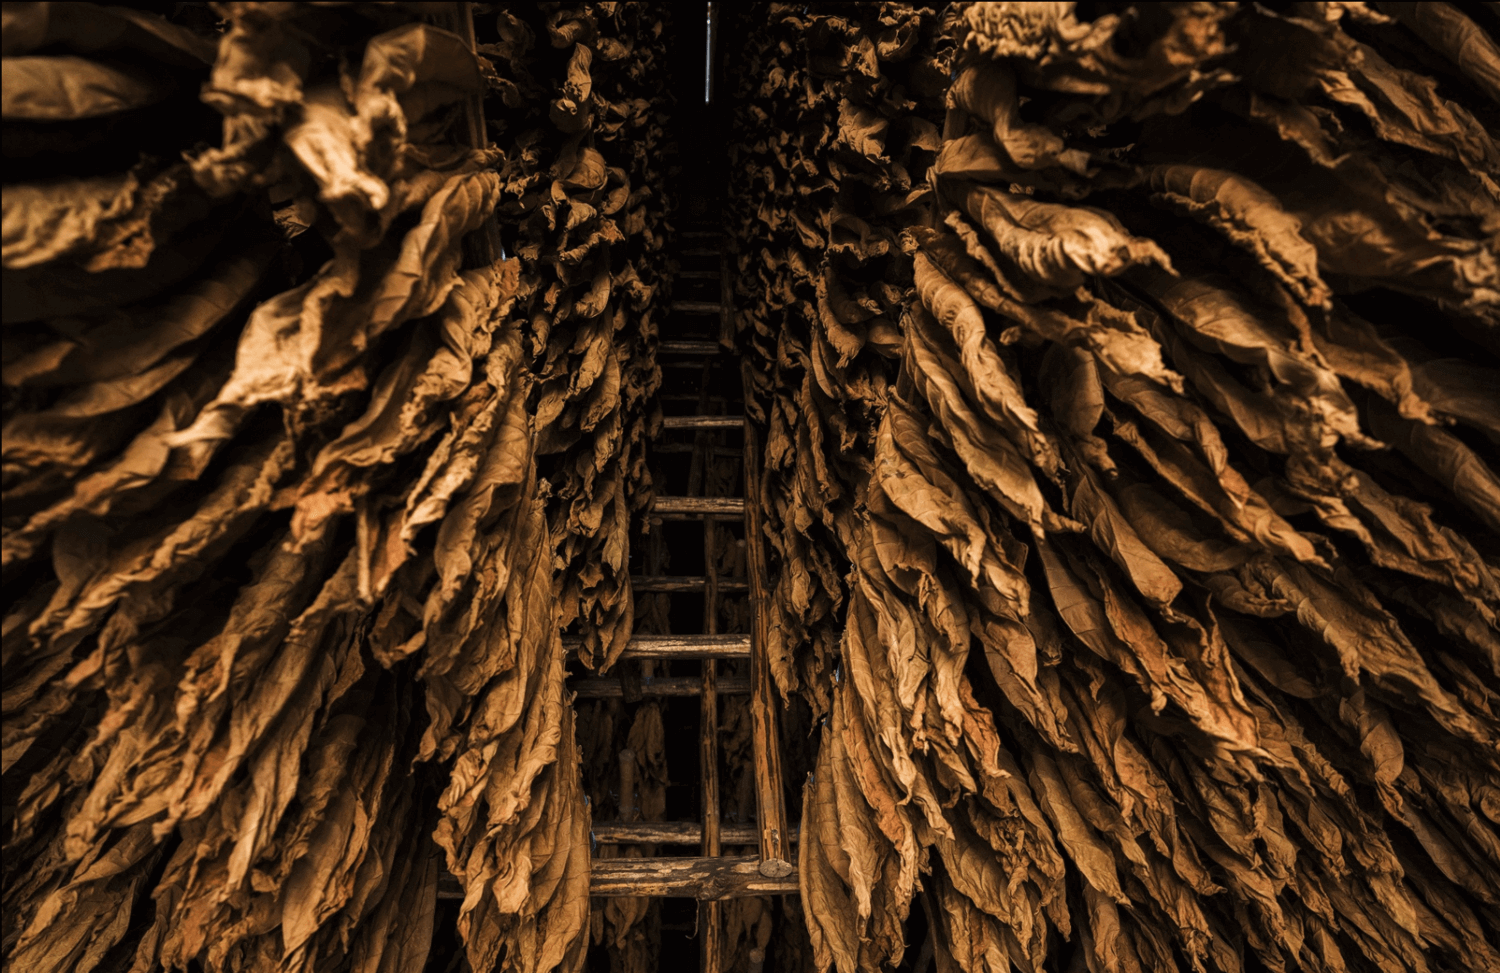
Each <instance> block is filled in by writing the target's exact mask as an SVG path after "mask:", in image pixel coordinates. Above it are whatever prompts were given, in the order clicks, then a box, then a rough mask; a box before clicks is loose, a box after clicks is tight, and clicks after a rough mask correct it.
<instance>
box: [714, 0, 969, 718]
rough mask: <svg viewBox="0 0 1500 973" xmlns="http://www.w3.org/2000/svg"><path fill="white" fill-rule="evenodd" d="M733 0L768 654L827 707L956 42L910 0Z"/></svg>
mask: <svg viewBox="0 0 1500 973" xmlns="http://www.w3.org/2000/svg"><path fill="white" fill-rule="evenodd" d="M742 16H743V33H744V34H745V36H746V39H747V42H748V46H747V49H746V50H745V51H743V52H742V53H741V54H740V55H739V56H740V58H741V60H740V62H739V63H738V64H737V65H736V73H737V75H738V90H737V92H736V94H737V98H738V102H737V108H736V113H737V114H736V126H737V134H736V141H735V142H734V143H733V144H732V146H731V166H730V178H731V195H732V202H733V205H734V208H735V210H736V217H735V221H734V233H735V235H736V243H737V246H738V248H739V251H740V252H739V257H738V271H739V272H738V274H737V275H736V304H737V310H738V314H739V318H738V321H739V327H740V329H741V332H742V341H741V344H742V352H743V354H744V355H745V360H746V373H745V374H746V382H747V386H746V388H747V395H748V396H749V397H750V398H749V408H750V410H751V414H752V416H753V417H754V418H755V419H756V420H757V421H758V422H761V423H764V424H765V425H766V429H767V432H766V439H765V459H764V469H765V471H764V474H763V477H762V495H761V498H760V500H761V502H762V505H763V507H764V510H765V518H766V530H767V540H768V541H769V542H770V551H771V567H770V570H771V574H772V578H773V586H774V599H773V601H774V605H773V611H774V616H775V619H776V624H774V625H773V626H772V629H771V643H770V645H769V646H768V653H769V656H770V660H771V665H772V669H773V671H774V673H775V675H776V680H777V683H778V685H779V686H780V687H781V689H782V691H783V692H784V693H790V692H793V691H796V690H798V689H799V688H802V689H805V691H806V693H807V698H808V700H809V701H810V702H811V704H812V706H813V710H814V712H815V714H817V715H818V716H822V715H825V714H826V713H827V712H828V707H829V703H828V697H829V691H830V685H831V679H832V674H833V670H834V669H835V668H836V666H837V662H836V660H837V657H838V641H839V632H840V626H841V623H840V618H841V614H842V611H841V608H842V605H843V603H844V601H845V598H846V595H847V586H846V584H845V581H844V578H843V577H842V575H843V572H844V571H846V570H847V560H846V556H847V555H846V551H847V548H848V547H849V545H850V543H851V541H850V538H851V537H852V534H853V531H854V529H855V524H854V510H855V506H856V494H857V492H858V489H859V484H861V483H862V482H863V481H864V479H866V478H867V477H868V470H869V456H870V454H871V452H872V450H873V445H874V437H875V429H876V427H877V425H878V423H879V413H880V410H881V408H882V406H883V403H884V400H885V396H886V390H887V386H888V384H889V381H890V377H891V376H892V375H893V374H894V372H895V365H896V360H897V356H898V354H899V350H900V346H901V341H900V331H899V326H898V322H899V319H900V315H901V310H900V309H901V303H902V300H903V296H904V294H905V292H906V291H907V290H909V288H910V287H911V283H912V277H911V261H910V258H908V257H906V256H905V255H903V254H902V252H901V247H900V239H899V237H900V233H901V231H902V230H904V229H905V228H906V227H907V226H908V225H910V224H911V223H912V222H914V221H916V220H917V219H920V215H921V212H922V210H921V209H919V208H917V207H918V204H919V202H920V201H921V200H922V199H924V198H925V197H926V195H927V194H928V189H927V186H926V182H925V177H926V170H927V168H928V166H929V165H931V163H932V161H933V159H934V158H935V153H936V151H937V149H938V148H939V142H940V135H939V130H938V125H939V124H940V123H941V121H942V113H943V100H942V99H943V95H944V92H945V91H946V88H947V78H948V74H949V71H950V61H951V59H952V55H953V45H952V42H951V40H946V39H945V38H944V35H943V32H942V30H941V27H940V23H939V18H938V16H937V14H936V13H935V12H934V11H933V10H932V9H930V8H926V7H914V6H912V5H910V4H899V3H872V4H859V5H843V4H814V5H812V6H806V5H792V4H761V5H756V6H754V7H751V8H748V9H747V10H746V11H745V12H744V13H743V14H742ZM803 642H808V643H810V647H809V648H808V649H807V650H806V651H803V652H794V651H793V650H794V649H795V648H796V647H797V646H798V645H799V643H803Z"/></svg>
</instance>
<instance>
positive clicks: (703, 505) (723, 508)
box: [651, 497, 745, 520]
mask: <svg viewBox="0 0 1500 973" xmlns="http://www.w3.org/2000/svg"><path fill="white" fill-rule="evenodd" d="M651 515H652V516H653V517H664V518H665V517H673V518H676V517H718V518H727V519H733V520H738V519H740V518H741V517H743V516H745V500H744V498H743V497H657V498H656V499H655V500H654V501H652V503H651Z"/></svg>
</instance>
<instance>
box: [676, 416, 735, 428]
mask: <svg viewBox="0 0 1500 973" xmlns="http://www.w3.org/2000/svg"><path fill="white" fill-rule="evenodd" d="M661 427H662V428H663V429H743V428H745V417H744V416H663V417H662V420H661Z"/></svg>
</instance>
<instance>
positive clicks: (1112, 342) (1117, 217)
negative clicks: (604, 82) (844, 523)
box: [745, 3, 1500, 973]
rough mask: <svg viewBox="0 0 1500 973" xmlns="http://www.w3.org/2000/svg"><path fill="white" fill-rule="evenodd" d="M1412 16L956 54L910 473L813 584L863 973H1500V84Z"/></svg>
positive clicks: (930, 218)
mask: <svg viewBox="0 0 1500 973" xmlns="http://www.w3.org/2000/svg"><path fill="white" fill-rule="evenodd" d="M1376 6H1378V7H1379V8H1380V9H1379V10H1377V9H1372V8H1370V7H1367V6H1366V5H1364V4H1358V3H1341V4H1332V3H1328V4H1323V3H1306V4H1292V5H1290V6H1289V7H1288V8H1287V9H1283V10H1279V11H1272V10H1270V9H1267V8H1264V7H1258V6H1255V7H1242V6H1238V5H1235V4H1203V3H1200V4H1158V5H1135V6H1129V5H1124V4H1118V5H1113V4H1112V5H1091V10H1092V11H1093V12H1092V16H1093V19H1092V20H1084V19H1081V18H1080V17H1079V16H1078V15H1077V14H1076V13H1075V11H1074V9H1073V8H1074V5H1073V4H972V5H956V6H955V8H954V9H951V10H950V14H951V15H954V16H953V18H952V20H951V25H952V39H953V40H954V41H955V42H956V43H958V44H959V45H960V47H961V50H962V53H961V55H960V56H959V57H958V59H957V63H956V64H955V71H954V76H953V81H952V84H951V87H950V88H949V91H948V114H947V118H946V120H945V124H944V128H943V138H942V145H941V150H940V152H939V154H938V157H937V160H936V163H935V164H934V165H933V167H932V169H931V171H930V176H931V183H932V186H933V196H932V197H931V199H930V200H929V201H928V209H927V212H926V214H925V218H923V219H921V220H919V221H914V223H913V225H911V226H910V228H909V229H908V231H907V232H906V234H905V237H904V242H905V249H906V251H907V252H909V253H910V254H911V263H910V267H911V272H912V274H913V282H914V290H915V294H914V295H913V299H912V300H911V301H910V303H909V306H908V307H907V309H906V313H905V314H904V316H903V317H902V320H901V327H900V331H899V340H898V344H899V355H900V368H899V373H898V374H897V376H896V377H895V379H894V381H893V382H891V383H889V387H888V389H887V394H886V395H885V397H884V399H883V404H882V408H881V409H880V410H879V414H878V418H877V421H878V427H877V428H876V430H875V431H874V433H873V436H872V437H871V440H872V441H873V447H872V448H868V449H867V450H866V451H865V453H864V454H863V455H864V456H865V462H866V463H867V466H866V469H868V476H867V478H866V479H865V480H863V481H861V480H859V479H858V478H851V480H852V482H853V483H854V484H855V489H856V491H857V492H856V495H855V496H854V497H853V498H852V503H851V504H850V512H849V513H848V514H847V516H848V518H849V520H850V521H851V522H852V524H851V526H850V527H849V528H847V529H845V530H834V531H831V532H829V533H826V534H820V535H818V538H819V540H820V547H821V548H822V552H821V553H820V554H819V555H812V554H810V553H806V552H799V553H798V554H796V555H794V556H795V557H800V559H801V561H802V563H801V565H800V567H799V566H797V565H793V564H786V563H784V564H783V565H782V568H781V570H782V572H783V580H784V579H785V577H786V575H787V574H793V575H800V576H802V577H818V578H819V581H818V582H817V584H819V585H820V590H822V591H823V592H825V593H826V599H827V603H826V604H825V605H824V606H823V607H822V608H821V609H820V610H819V612H818V614H817V616H816V617H818V618H819V619H826V620H827V621H826V622H825V624H826V625H828V626H829V627H830V628H831V629H832V630H833V631H836V632H839V633H840V634H841V638H842V642H841V645H840V647H839V651H838V655H837V669H836V670H835V671H836V679H835V683H834V685H833V688H832V699H831V711H830V712H829V715H828V720H827V723H826V726H825V728H824V731H823V733H822V735H821V750H820V753H819V756H818V763H817V767H816V770H815V773H814V774H813V775H812V776H811V778H810V779H809V782H808V784H807V788H806V794H805V797H804V805H803V808H804V810H803V824H802V831H801V834H802V841H801V844H800V849H801V851H800V855H801V880H802V884H803V894H802V898H803V904H804V908H805V909H806V912H807V915H808V920H809V929H810V932H811V934H812V938H813V944H814V949H815V952H816V955H817V965H818V967H819V968H829V967H836V968H837V969H839V970H840V971H841V973H842V971H852V970H856V969H871V968H877V967H879V966H881V965H882V964H895V963H898V962H900V961H901V958H902V955H903V951H904V950H905V948H906V943H905V942H904V937H903V933H902V924H903V922H904V921H905V920H906V919H907V917H908V912H909V909H910V905H911V903H912V900H913V898H914V897H919V898H920V901H921V903H922V906H923V907H924V909H925V911H926V915H927V919H928V923H929V927H930V930H931V932H930V935H931V937H932V949H933V950H934V952H935V954H936V955H937V957H938V960H939V968H940V969H962V970H965V971H979V970H996V971H998V970H1003V969H1007V968H1009V967H1010V966H1011V965H1014V966H1016V967H1018V968H1020V969H1023V970H1039V969H1042V968H1043V967H1044V965H1046V966H1051V965H1053V964H1056V965H1058V966H1064V965H1068V966H1070V967H1071V968H1086V969H1089V970H1091V971H1095V973H1103V971H1111V973H1113V971H1136V970H1165V969H1186V968H1192V969H1197V970H1204V969H1216V970H1222V971H1238V970H1241V969H1244V968H1245V965H1246V963H1247V962H1250V957H1248V956H1246V953H1250V954H1253V956H1254V959H1255V960H1257V961H1258V962H1259V963H1261V964H1263V965H1264V966H1265V967H1266V968H1270V969H1305V970H1319V971H1322V970H1330V971H1332V970H1356V969H1358V970H1364V969H1369V970H1402V969H1424V970H1425V969H1454V970H1457V969H1466V968H1488V967H1490V966H1493V965H1495V964H1496V962H1497V961H1500V953H1497V949H1496V947H1497V943H1496V941H1495V939H1494V938H1493V930H1494V929H1495V928H1497V927H1500V912H1497V907H1500V832H1497V828H1500V804H1497V803H1496V794H1497V793H1500V792H1497V791H1496V788H1495V781H1496V779H1497V776H1496V775H1497V772H1500V761H1497V757H1496V754H1497V752H1500V751H1497V743H1500V652H1497V648H1500V640H1497V634H1496V611H1497V609H1500V588H1497V585H1496V571H1497V562H1496V558H1497V556H1500V538H1497V534H1500V519H1497V516H1496V513H1497V510H1500V506H1497V501H1500V480H1497V478H1496V476H1495V473H1494V467H1493V464H1492V463H1491V462H1490V461H1488V460H1487V459H1486V458H1485V457H1486V456H1493V455H1494V446H1495V444H1496V443H1500V426H1497V425H1496V422H1495V417H1496V416H1497V415H1500V396H1497V394H1496V390H1497V389H1500V372H1497V371H1496V370H1495V369H1494V368H1493V364H1494V361H1495V354H1496V351H1497V345H1500V343H1497V342H1496V340H1495V338H1494V333H1495V332H1494V329H1495V328H1496V326H1497V324H1500V308H1497V305H1500V291H1497V284H1500V280H1497V273H1496V250H1497V246H1496V242H1495V241H1496V240H1497V238H1500V237H1497V232H1496V231H1497V229H1500V206H1497V186H1496V182H1495V176H1496V173H1497V162H1500V153H1497V149H1496V147H1495V144H1494V142H1493V140H1492V138H1491V136H1490V135H1489V134H1487V131H1486V128H1487V127H1488V129H1489V130H1490V131H1493V130H1494V128H1495V122H1496V121H1497V120H1500V113H1497V111H1496V101H1497V94H1500V91H1497V87H1496V79H1497V72H1500V54H1497V51H1496V48H1495V45H1494V44H1493V42H1492V41H1491V40H1490V39H1489V38H1488V37H1487V36H1486V35H1485V34H1484V33H1483V31H1481V30H1480V28H1479V27H1477V26H1476V25H1475V24H1474V22H1472V21H1471V20H1470V19H1469V18H1468V17H1467V16H1466V15H1465V14H1464V13H1462V12H1461V11H1459V10H1458V9H1457V8H1456V7H1454V6H1450V5H1446V4H1423V5H1417V4H1379V5H1376ZM821 9H824V8H816V7H814V8H811V10H812V12H811V13H804V12H803V8H789V7H777V8H773V12H772V16H773V18H774V17H775V16H777V15H778V14H779V15H781V16H787V17H798V16H803V17H816V16H818V15H819V14H818V11H819V10H821ZM884 9H887V10H889V9H890V8H889V7H886V8H884ZM1382 11H1384V12H1382ZM830 12H831V11H830ZM1475 15H1476V16H1490V15H1489V14H1488V13H1486V12H1484V11H1477V10H1476V11H1475ZM1492 26H1493V25H1492ZM818 36H819V35H818V33H817V32H816V31H815V30H809V31H808V32H806V35H805V36H804V37H802V38H798V39H796V40H791V39H788V41H787V43H788V45H789V47H790V50H784V51H783V53H782V58H783V59H784V60H786V61H790V62H794V63H795V62H797V61H799V59H800V58H808V59H809V61H810V60H811V58H812V57H813V51H814V50H815V45H816V39H817V38H818ZM777 80H778V81H779V82H781V83H788V84H797V83H800V82H801V80H802V79H801V78H800V77H798V76H797V75H795V74H793V73H792V72H791V71H787V72H786V73H785V74H784V75H783V77H782V78H778V79H777ZM833 119H834V113H833V111H831V110H825V111H824V112H823V113H822V116H821V119H820V120H819V121H820V122H821V125H822V129H821V130H822V131H827V132H830V133H831V131H832V130H833V124H834V122H833ZM772 127H773V128H774V127H776V126H772ZM781 128H782V129H783V131H784V132H785V133H786V134H785V135H784V136H783V141H782V143H776V142H773V141H770V140H767V141H752V140H754V139H761V138H762V137H763V136H762V133H761V131H759V130H757V129H754V128H753V127H752V128H750V129H749V131H747V133H746V147H747V150H748V152H749V153H750V154H752V155H754V156H756V157H757V158H758V159H759V160H760V164H761V165H763V166H765V167H767V168H772V163H770V162H768V161H765V157H766V156H774V155H776V154H777V152H778V151H785V150H784V149H783V148H782V145H784V144H785V140H786V139H796V138H799V137H800V138H803V139H806V138H817V137H819V136H817V135H815V134H813V133H816V132H818V131H820V130H819V129H818V127H817V125H816V124H806V125H803V126H800V127H793V126H781ZM822 137H825V138H827V137H830V136H822ZM793 157H795V156H793ZM793 185H795V184H793ZM772 198H774V197H772ZM772 205H773V206H774V204H772ZM786 208H787V209H788V210H790V209H791V208H792V206H791V205H788V206H787V207H786ZM814 212H815V213H816V212H822V213H824V214H826V213H828V212H830V210H828V209H826V208H824V209H822V210H821V211H817V210H815V211H814ZM862 215H863V214H862ZM774 219H775V214H774V212H772V219H770V220H767V221H766V222H767V223H768V225H769V224H771V223H774ZM772 252H773V254H775V253H776V252H777V251H772ZM791 252H793V250H792V248H786V249H784V250H782V251H780V253H782V254H789V253H791ZM782 280H783V278H782V276H781V275H780V274H776V273H772V274H770V275H767V276H765V277H764V278H763V280H762V282H761V283H762V284H763V285H764V286H765V289H766V293H765V294H763V295H750V294H747V295H746V297H745V300H746V302H747V308H748V309H747V312H746V315H745V318H746V321H745V325H746V328H747V333H749V334H751V335H752V338H751V342H750V346H749V347H751V348H754V347H756V345H755V338H754V337H753V335H754V334H755V333H756V325H757V319H758V318H760V317H761V316H763V315H766V314H767V313H768V312H767V311H766V310H762V309H770V308H773V307H775V306H776V305H778V304H781V303H783V302H784V298H782V297H781V296H780V288H782V287H784V285H783V284H782ZM819 310H821V309H819ZM773 313H774V312H773ZM789 317H790V316H789ZM797 319H798V323H799V324H800V325H801V326H802V327H803V328H805V329H807V331H804V332H803V333H807V332H808V331H815V330H816V329H817V327H818V325H819V324H822V325H823V326H824V327H826V328H827V329H828V334H829V336H830V341H831V340H832V338H831V336H832V335H833V334H834V333H836V329H835V328H834V327H833V322H832V321H831V320H830V317H829V316H828V315H827V314H817V313H814V312H812V311H810V310H808V309H803V310H802V311H801V313H800V314H798V315H797ZM1418 321H1420V322H1421V325H1420V326H1417V324H1416V322H1418ZM786 330H788V331H790V330H792V326H791V325H788V326H787V328H786ZM770 331H771V332H772V333H773V334H775V332H776V327H775V326H772V327H771V329H770ZM783 340H785V339H783ZM761 354H762V356H763V357H764V359H765V360H767V362H768V364H767V366H765V367H766V368H767V369H768V371H771V373H772V374H773V375H774V376H775V377H773V378H771V379H770V380H769V381H767V382H765V383H764V386H765V387H766V388H767V389H768V393H767V394H769V395H771V396H776V397H779V398H780V399H782V400H795V399H796V398H797V397H798V396H799V395H801V394H803V393H802V392H801V389H802V388H803V387H805V386H806V385H807V384H808V379H807V378H806V377H805V376H804V375H799V374H796V373H795V372H793V371H792V370H791V369H790V368H788V364H789V362H791V361H794V360H795V356H794V355H791V354H785V355H776V356H772V355H767V354H765V352H764V351H762V352H761ZM806 358H807V359H812V356H811V355H807V356H806ZM807 371H812V369H810V368H809V369H807ZM783 408H785V407H783ZM830 414H832V410H830V409H828V408H822V409H815V410H804V411H801V412H799V413H798V415H799V420H800V422H799V424H798V425H797V426H794V427H793V428H799V429H800V428H803V427H807V426H811V425H812V422H811V421H809V420H808V419H807V418H806V416H807V415H813V416H820V417H826V416H828V415H830ZM767 418H768V420H769V422H770V423H771V426H772V432H771V437H772V440H773V441H774V440H775V438H776V432H775V428H776V423H777V421H778V420H777V419H776V418H775V414H774V409H773V411H772V413H771V414H770V415H768V416H767ZM831 451H832V450H830V452H831ZM808 454H810V456H811V457H813V458H816V457H818V456H819V455H820V450H818V449H817V448H816V447H814V448H812V449H811V450H809V449H808V448H807V447H806V446H804V447H803V448H802V449H800V450H798V451H797V457H798V459H803V458H804V457H805V456H806V455H808ZM767 465H768V467H769V468H774V467H775V461H774V456H771V455H768V458H767ZM814 472H821V471H814ZM787 479H788V480H793V478H791V477H787ZM828 479H829V478H828V476H827V475H826V474H824V476H823V480H825V481H827V480H828ZM793 482H795V480H793ZM812 482H816V481H811V482H809V484H808V485H807V486H800V485H799V486H795V487H792V489H799V488H800V489H801V490H802V491H803V495H804V496H806V497H811V496H813V495H814V494H816V493H818V492H819V488H820V487H821V490H822V492H824V493H825V494H826V493H828V492H831V490H830V488H828V487H827V486H826V485H823V484H820V485H819V487H814V486H813V485H812ZM768 499H771V500H772V505H773V506H774V495H772V497H771V498H768ZM783 509H785V508H783ZM785 521H786V517H785V515H784V514H783V515H782V518H781V522H782V523H784V522H785ZM771 534H772V536H771V537H770V539H771V540H772V541H773V542H775V541H777V540H779V539H780V538H781V537H784V536H785V535H786V534H787V531H786V529H785V528H784V527H779V526H778V523H777V521H776V520H775V519H774V518H773V520H772V531H771ZM781 550H782V552H783V553H782V556H783V558H785V557H786V556H787V555H786V551H787V547H786V545H785V544H783V545H782V546H781ZM819 557H821V558H823V559H824V560H825V561H831V562H832V563H839V562H840V561H845V562H847V563H848V564H850V565H851V568H850V569H849V571H848V574H847V576H846V577H844V578H842V579H832V580H829V581H823V580H821V574H820V570H819V560H818V558H819ZM841 601H842V611H839V610H838V609H839V605H840V602H841ZM778 608H780V609H781V610H782V611H783V613H784V614H788V615H791V616H792V617H793V618H794V619H806V618H808V617H810V616H809V613H808V611H807V610H806V609H805V608H802V607H801V606H799V605H797V604H796V603H792V604H791V605H787V604H786V603H785V602H784V601H783V602H782V603H780V604H779V605H778ZM793 631H797V632H798V633H799V634H800V633H801V632H808V633H809V635H810V636H811V638H810V639H809V641H808V642H807V643H804V644H802V645H795V644H794V645H789V646H787V652H788V656H789V657H790V661H789V663H788V665H789V667H791V668H793V669H794V670H795V669H796V668H797V667H799V666H801V667H803V668H813V667H815V668H819V669H827V668H829V667H830V661H829V660H827V659H826V658H825V657H826V656H827V655H828V651H829V650H828V649H827V647H826V645H825V644H824V643H823V641H822V638H820V637H819V636H818V635H816V634H815V633H814V632H812V631H809V629H808V628H807V627H804V628H802V629H800V630H793ZM783 685H784V686H787V688H792V687H794V686H797V684H796V683H793V682H791V680H784V681H783ZM798 688H801V689H802V691H803V692H804V693H807V694H808V695H809V696H810V697H811V698H812V700H813V702H814V705H818V706H821V705H822V701H821V699H820V698H819V697H820V696H821V693H819V692H818V691H817V690H815V689H814V688H812V687H811V686H809V685H807V684H805V683H804V684H802V685H801V686H800V687H798Z"/></svg>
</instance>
